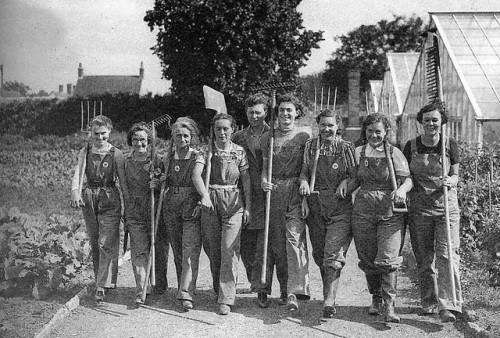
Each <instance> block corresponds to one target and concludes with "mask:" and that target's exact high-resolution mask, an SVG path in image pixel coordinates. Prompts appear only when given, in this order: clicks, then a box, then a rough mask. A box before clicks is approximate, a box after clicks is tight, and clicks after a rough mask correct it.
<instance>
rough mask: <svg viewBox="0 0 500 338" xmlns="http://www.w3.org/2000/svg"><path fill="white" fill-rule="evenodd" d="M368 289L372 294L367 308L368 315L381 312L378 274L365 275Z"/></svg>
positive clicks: (380, 287)
mask: <svg viewBox="0 0 500 338" xmlns="http://www.w3.org/2000/svg"><path fill="white" fill-rule="evenodd" d="M366 282H367V283H368V291H369V292H370V294H371V295H372V304H371V305H370V308H369V309H368V313H369V314H370V315H374V316H376V315H379V314H381V313H382V305H383V302H382V280H381V277H380V275H366Z"/></svg>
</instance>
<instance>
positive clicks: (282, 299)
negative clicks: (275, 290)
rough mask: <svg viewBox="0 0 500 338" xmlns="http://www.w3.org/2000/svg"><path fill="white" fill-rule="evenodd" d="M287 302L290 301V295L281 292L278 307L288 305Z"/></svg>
mask: <svg viewBox="0 0 500 338" xmlns="http://www.w3.org/2000/svg"><path fill="white" fill-rule="evenodd" d="M287 300H288V294H287V293H286V291H281V294H280V299H279V300H278V305H286V302H287Z"/></svg>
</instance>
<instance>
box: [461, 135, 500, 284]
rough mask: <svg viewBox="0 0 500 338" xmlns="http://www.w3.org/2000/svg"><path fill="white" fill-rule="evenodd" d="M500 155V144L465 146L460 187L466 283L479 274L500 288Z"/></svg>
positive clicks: (462, 244) (462, 248) (462, 146)
mask: <svg viewBox="0 0 500 338" xmlns="http://www.w3.org/2000/svg"><path fill="white" fill-rule="evenodd" d="M499 155H500V151H499V147H498V144H489V145H484V146H483V147H481V148H478V147H475V146H468V145H467V144H462V145H461V160H462V161H461V165H460V168H461V169H460V170H461V171H460V181H459V186H458V201H459V204H460V211H461V221H460V223H461V224H460V229H461V237H462V242H461V252H462V257H463V264H462V266H463V268H462V270H463V276H464V277H465V278H463V279H464V280H467V276H469V277H470V278H471V279H472V278H474V279H477V278H478V276H476V274H475V272H474V271H473V270H479V271H480V272H481V274H480V276H482V277H481V278H484V279H485V281H486V280H488V282H489V283H490V284H491V285H497V286H498V285H500V257H497V255H496V251H495V250H496V249H495V245H497V243H500V211H499V207H500V179H498V177H496V176H495V171H496V170H497V168H496V167H495V166H497V162H498V161H497V159H498V158H499ZM491 164H493V167H492V168H490V166H491ZM490 170H492V172H490ZM492 173H493V175H492ZM490 205H491V207H490Z"/></svg>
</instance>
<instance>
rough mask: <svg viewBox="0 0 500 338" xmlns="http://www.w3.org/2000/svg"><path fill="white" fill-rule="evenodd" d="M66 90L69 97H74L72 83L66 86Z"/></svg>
mask: <svg viewBox="0 0 500 338" xmlns="http://www.w3.org/2000/svg"><path fill="white" fill-rule="evenodd" d="M66 90H67V91H68V95H69V96H71V95H73V85H72V84H71V83H68V84H67V85H66Z"/></svg>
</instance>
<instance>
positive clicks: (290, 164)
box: [260, 128, 310, 180]
mask: <svg viewBox="0 0 500 338" xmlns="http://www.w3.org/2000/svg"><path fill="white" fill-rule="evenodd" d="M309 138H310V135H309V134H308V133H307V132H304V131H299V130H298V129H297V128H294V129H293V130H291V131H287V132H283V131H280V130H279V129H276V131H275V137H274V147H273V179H277V180H283V179H289V178H294V177H297V178H298V177H299V175H300V171H301V169H302V163H303V160H304V148H305V144H306V142H307V140H309ZM270 139H271V132H270V131H269V132H267V133H266V134H264V136H262V139H261V142H260V149H261V151H262V156H263V158H264V159H265V160H267V159H268V157H269V146H270V144H269V142H270Z"/></svg>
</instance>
